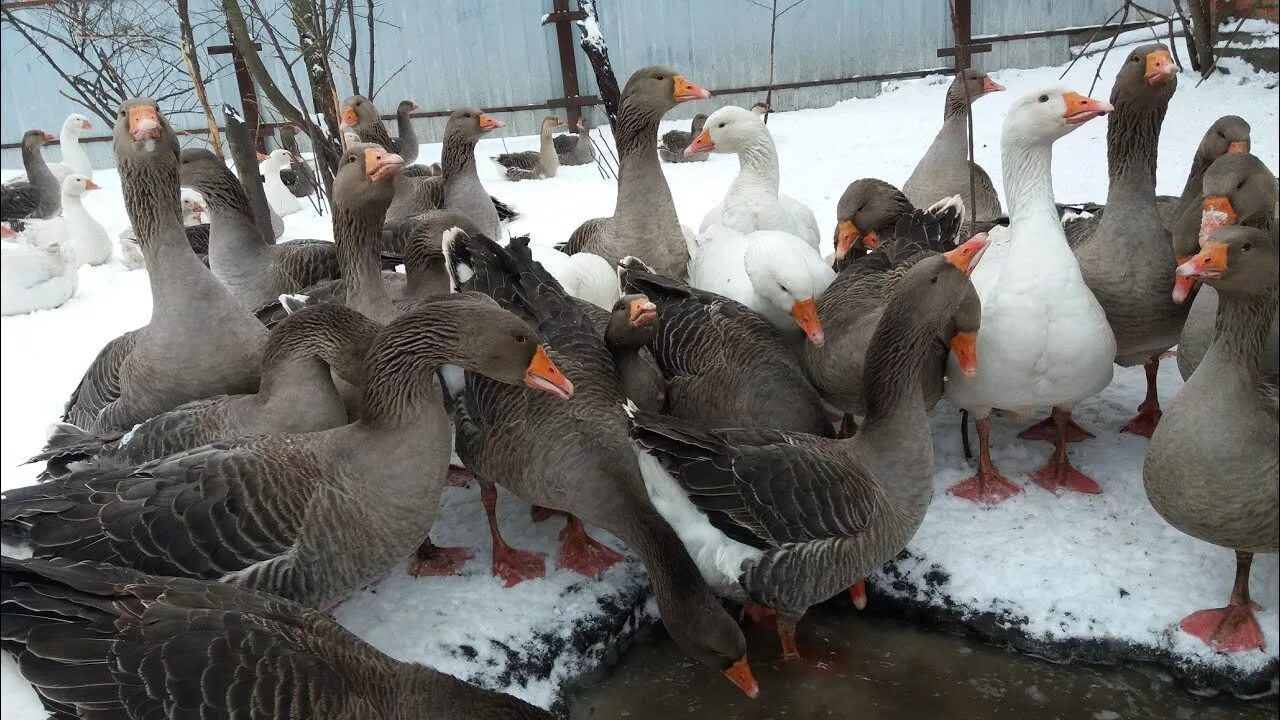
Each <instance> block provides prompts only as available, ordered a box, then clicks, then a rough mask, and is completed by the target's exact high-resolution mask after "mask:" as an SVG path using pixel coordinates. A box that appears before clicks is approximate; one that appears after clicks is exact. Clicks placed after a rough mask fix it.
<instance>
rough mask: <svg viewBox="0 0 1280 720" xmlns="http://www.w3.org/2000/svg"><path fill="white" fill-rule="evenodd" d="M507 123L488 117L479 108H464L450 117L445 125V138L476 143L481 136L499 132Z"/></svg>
mask: <svg viewBox="0 0 1280 720" xmlns="http://www.w3.org/2000/svg"><path fill="white" fill-rule="evenodd" d="M505 124H506V123H504V122H502V121H501V120H498V119H496V118H494V117H493V116H491V115H487V114H485V113H483V112H481V111H480V109H479V108H462V109H461V110H454V111H453V114H452V115H450V116H449V121H448V122H447V123H445V127H444V134H445V137H450V136H461V137H463V138H465V139H467V140H472V141H474V140H475V139H476V138H479V137H480V136H481V135H484V134H485V133H487V132H490V131H492V130H497V129H498V128H500V127H502V126H503V125H505Z"/></svg>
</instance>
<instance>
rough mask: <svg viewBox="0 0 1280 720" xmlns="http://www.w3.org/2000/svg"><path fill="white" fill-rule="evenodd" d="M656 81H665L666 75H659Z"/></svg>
mask: <svg viewBox="0 0 1280 720" xmlns="http://www.w3.org/2000/svg"><path fill="white" fill-rule="evenodd" d="M658 79H659V80H666V79H667V76H666V75H659V76H658Z"/></svg>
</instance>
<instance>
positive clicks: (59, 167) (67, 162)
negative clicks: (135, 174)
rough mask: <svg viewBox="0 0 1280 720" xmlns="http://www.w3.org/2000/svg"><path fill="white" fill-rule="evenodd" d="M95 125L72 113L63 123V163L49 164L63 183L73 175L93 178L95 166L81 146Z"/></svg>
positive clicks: (22, 176) (16, 179) (18, 178)
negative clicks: (85, 135) (82, 140)
mask: <svg viewBox="0 0 1280 720" xmlns="http://www.w3.org/2000/svg"><path fill="white" fill-rule="evenodd" d="M92 129H93V123H91V122H89V118H87V117H85V116H83V115H81V114H80V113H71V114H70V115H68V116H67V119H66V120H63V121H62V132H61V133H59V134H58V148H59V149H61V150H62V162H60V163H49V172H52V173H53V176H54V177H55V178H57V180H58V182H59V183H61V182H62V181H63V180H66V179H67V176H68V175H70V174H71V173H80V174H81V175H86V176H88V177H89V178H92V177H93V164H92V163H90V162H89V153H87V152H85V150H84V147H83V146H81V145H80V137H81V136H82V135H84V132H85V131H86V130H92ZM26 179H27V175H26V173H23V174H22V175H17V176H15V177H13V178H12V179H11V180H9V181H6V182H17V181H19V180H26Z"/></svg>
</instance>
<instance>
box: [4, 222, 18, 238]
mask: <svg viewBox="0 0 1280 720" xmlns="http://www.w3.org/2000/svg"><path fill="white" fill-rule="evenodd" d="M0 237H7V238H11V237H18V233H16V232H14V231H13V229H12V228H10V227H9V226H8V225H0Z"/></svg>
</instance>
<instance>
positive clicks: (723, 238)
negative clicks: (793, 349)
mask: <svg viewBox="0 0 1280 720" xmlns="http://www.w3.org/2000/svg"><path fill="white" fill-rule="evenodd" d="M738 109H741V108H738ZM743 112H748V111H746V110H743ZM835 277H836V274H835V271H834V270H832V269H831V266H830V265H828V264H827V263H826V262H825V261H824V260H823V259H822V255H821V254H820V253H819V252H818V250H817V249H816V248H814V247H813V246H811V245H809V244H808V243H807V242H805V241H804V240H801V239H800V238H799V237H796V236H795V235H793V234H791V233H787V232H780V231H777V230H757V231H755V232H750V233H745V234H744V233H741V232H738V231H736V230H732V229H729V228H727V227H725V226H724V225H720V224H714V225H711V226H710V227H709V228H707V229H706V230H705V231H704V232H702V233H700V234H699V235H698V248H697V252H696V253H694V254H693V257H692V259H691V260H690V261H689V284H690V285H693V286H694V287H696V288H701V289H703V290H709V291H711V292H713V293H716V294H718V295H723V296H725V297H727V298H729V299H731V300H737V301H738V302H740V303H742V304H743V305H746V306H747V307H749V308H751V309H752V310H755V311H756V312H758V313H760V314H761V315H763V316H764V317H765V318H766V319H768V320H769V322H771V323H773V325H774V326H775V327H777V328H778V330H779V331H780V332H782V334H783V336H784V337H787V338H788V339H792V340H797V341H798V340H799V339H800V334H801V333H803V334H804V335H806V336H808V338H809V341H810V342H812V343H813V344H814V345H822V343H823V342H825V341H826V337H825V335H824V334H823V332H822V324H821V323H819V322H818V304H817V298H818V296H819V295H821V294H822V292H823V291H824V290H826V289H827V286H828V285H830V284H831V281H832V280H835Z"/></svg>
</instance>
